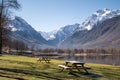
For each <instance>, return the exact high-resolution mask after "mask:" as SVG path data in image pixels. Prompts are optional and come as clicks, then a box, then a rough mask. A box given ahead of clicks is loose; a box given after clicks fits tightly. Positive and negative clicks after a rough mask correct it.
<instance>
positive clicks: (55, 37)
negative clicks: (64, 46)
mask: <svg viewBox="0 0 120 80" xmlns="http://www.w3.org/2000/svg"><path fill="white" fill-rule="evenodd" d="M78 28H79V24H77V23H76V24H73V25H67V26H64V27H62V28H60V29H59V30H55V31H52V32H49V33H45V32H40V33H41V35H42V36H43V37H44V38H45V39H46V40H47V41H48V43H49V44H50V45H53V46H57V45H58V44H59V43H60V42H61V41H63V40H64V39H66V38H67V37H68V36H70V35H71V34H72V33H73V32H74V31H75V30H76V29H78Z"/></svg>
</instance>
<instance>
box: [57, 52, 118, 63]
mask: <svg viewBox="0 0 120 80" xmlns="http://www.w3.org/2000/svg"><path fill="white" fill-rule="evenodd" d="M58 59H60V60H77V61H81V62H85V63H98V64H110V65H120V55H119V54H116V55H112V54H107V55H105V54H104V55H103V54H100V55H62V56H60V57H59V58H58Z"/></svg>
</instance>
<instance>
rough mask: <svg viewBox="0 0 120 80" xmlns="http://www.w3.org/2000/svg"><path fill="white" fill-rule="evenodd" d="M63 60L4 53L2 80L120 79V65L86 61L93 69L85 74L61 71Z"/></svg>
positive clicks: (0, 65)
mask: <svg viewBox="0 0 120 80" xmlns="http://www.w3.org/2000/svg"><path fill="white" fill-rule="evenodd" d="M64 63H65V62H64V61H62V60H55V59H52V60H51V62H50V63H45V62H37V58H33V57H26V56H17V55H2V56H0V80H120V66H114V65H103V64H91V63H86V65H87V66H90V67H91V68H92V69H90V70H88V71H89V74H85V72H84V70H82V69H81V71H80V72H78V71H77V70H73V73H72V74H68V72H67V70H64V71H63V72H59V68H58V65H59V64H64Z"/></svg>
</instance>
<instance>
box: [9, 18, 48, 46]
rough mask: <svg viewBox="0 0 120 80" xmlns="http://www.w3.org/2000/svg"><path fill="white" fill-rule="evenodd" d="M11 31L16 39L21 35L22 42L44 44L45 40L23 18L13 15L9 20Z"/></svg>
mask: <svg viewBox="0 0 120 80" xmlns="http://www.w3.org/2000/svg"><path fill="white" fill-rule="evenodd" d="M9 28H10V30H11V31H12V35H15V37H16V39H17V35H18V37H21V39H22V40H23V41H24V42H26V41H27V42H29V43H30V42H31V43H37V44H40V45H42V44H46V43H47V41H46V40H45V39H44V38H43V37H42V36H41V35H40V33H38V32H37V31H36V30H35V29H34V28H32V26H31V25H29V24H28V23H27V22H26V21H25V20H24V19H22V18H20V17H17V16H15V18H14V19H13V20H11V22H10V26H9Z"/></svg>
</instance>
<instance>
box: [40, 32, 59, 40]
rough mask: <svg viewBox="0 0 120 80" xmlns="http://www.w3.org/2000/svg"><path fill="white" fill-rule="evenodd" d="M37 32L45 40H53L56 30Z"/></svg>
mask: <svg viewBox="0 0 120 80" xmlns="http://www.w3.org/2000/svg"><path fill="white" fill-rule="evenodd" d="M39 33H40V34H41V35H42V36H43V38H45V39H46V40H53V39H55V35H56V33H57V30H54V31H51V32H43V31H39Z"/></svg>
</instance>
